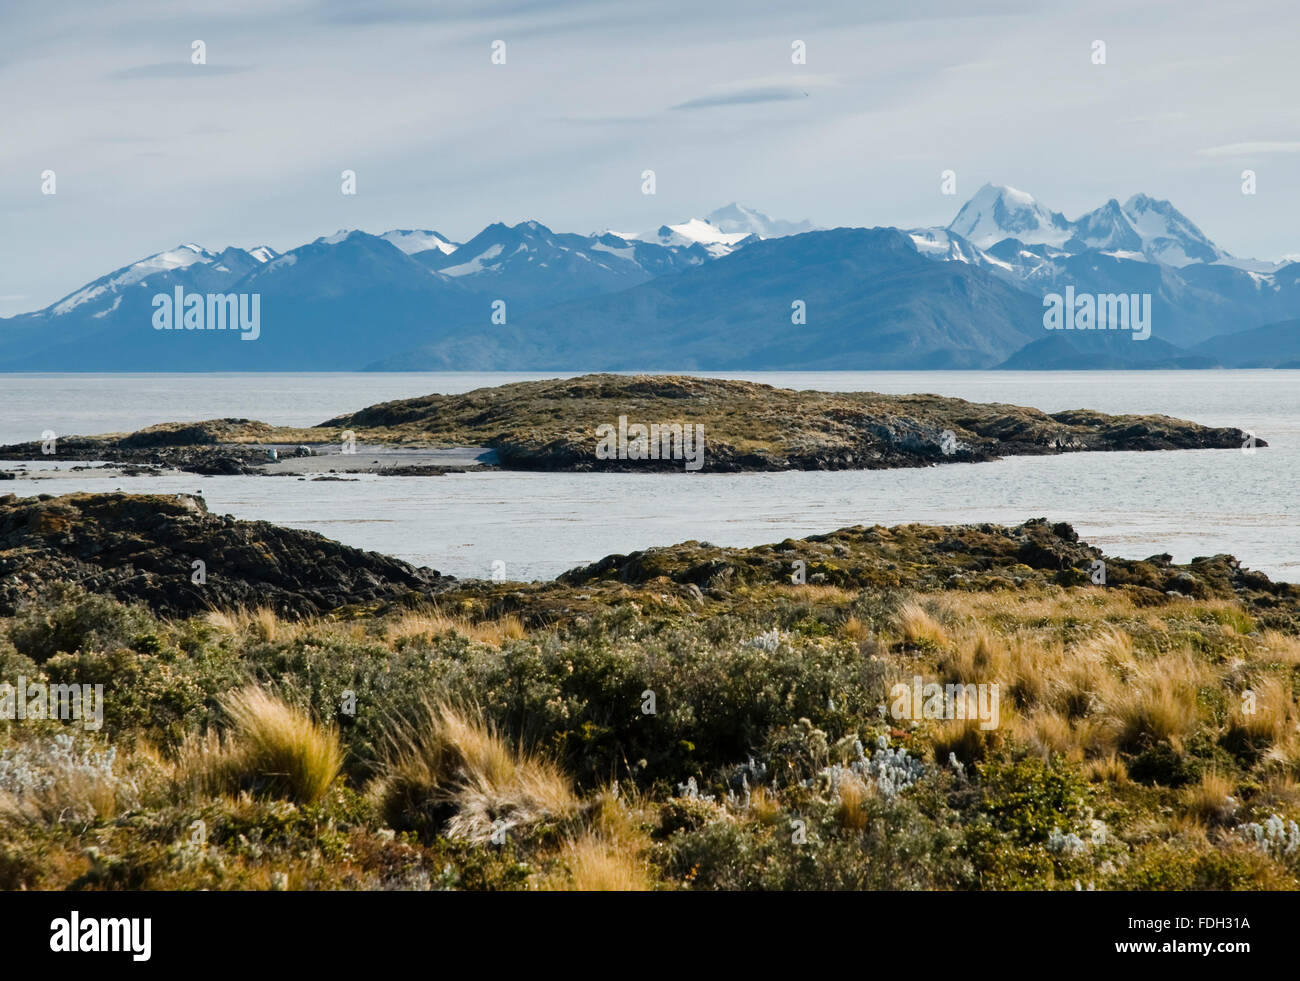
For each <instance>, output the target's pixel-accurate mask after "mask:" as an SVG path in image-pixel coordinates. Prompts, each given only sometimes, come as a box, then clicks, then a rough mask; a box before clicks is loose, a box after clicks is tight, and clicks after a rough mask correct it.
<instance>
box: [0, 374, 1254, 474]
mask: <svg viewBox="0 0 1300 981" xmlns="http://www.w3.org/2000/svg"><path fill="white" fill-rule="evenodd" d="M620 420H622V422H620ZM637 426H645V427H646V428H647V430H650V432H649V433H647V439H646V445H645V447H644V448H645V449H646V450H648V451H649V452H648V453H647V455H645V456H640V457H638V456H637V455H636V454H635V451H631V453H630V455H629V454H624V453H613V454H609V453H606V454H601V453H600V452H598V450H599V448H600V443H601V438H602V437H601V435H600V433H601V432H602V429H601V427H610V428H611V429H615V430H618V432H619V436H620V441H621V442H622V443H624V444H633V445H635V443H636V440H635V431H633V434H632V438H631V439H628V438H626V433H625V432H624V430H627V429H631V428H633V427H637ZM651 427H656V428H655V429H653V430H651ZM671 427H677V429H683V428H685V427H693V428H692V429H689V430H687V433H688V439H689V438H690V435H691V434H698V435H699V437H700V439H701V440H702V443H703V452H702V454H698V455H700V459H699V460H698V464H699V465H698V466H690V467H684V462H685V461H684V460H683V458H682V455H681V454H674V453H669V452H667V451H665V452H663V453H660V452H659V450H661V449H664V448H665V447H667V448H669V449H672V448H675V447H677V446H678V441H676V440H675V439H674V437H679V436H680V433H678V432H677V429H673V432H672V435H665V434H664V433H661V432H660V430H668V429H670V428H671ZM607 431H608V430H607ZM33 436H35V434H33ZM1248 438H1251V437H1248V434H1247V433H1245V432H1243V431H1242V430H1239V429H1234V428H1216V427H1211V426H1202V425H1199V424H1197V423H1194V422H1188V421H1186V420H1182V419H1174V418H1171V417H1170V416H1164V415H1124V416H1120V415H1107V414H1105V413H1101V412H1094V411H1091V410H1088V409H1074V410H1070V411H1066V412H1055V413H1052V414H1050V415H1049V414H1048V413H1045V412H1040V411H1039V410H1037V409H1031V408H1025V407H1023V406H1017V405H1006V404H1001V403H990V404H984V403H978V402H967V401H966V400H964V399H957V398H947V397H944V396H939V395H880V394H877V393H874V392H817V391H795V390H793V389H785V388H774V387H772V386H770V385H761V384H757V383H755V382H748V381H725V380H721V379H716V378H696V377H689V376H684V375H607V374H602V375H583V376H581V377H578V378H568V379H555V380H547V381H530V382H517V383H515V384H511V385H501V386H497V387H495V388H481V389H476V390H475V391H472V392H466V393H464V394H462V395H427V396H424V397H421V398H414V399H405V400H401V401H397V402H385V403H382V404H380V405H374V406H371V407H369V408H366V409H362V410H361V411H359V412H354V413H351V414H349V415H342V416H338V417H336V418H333V419H329V420H327V421H325V422H322V423H321V424H320V425H318V426H313V427H309V428H305V429H299V428H289V427H284V426H272V425H270V424H268V423H264V422H256V421H250V420H248V419H214V420H208V421H205V422H187V423H163V424H161V425H157V426H151V427H149V428H148V429H143V430H141V431H139V432H136V433H125V434H123V433H114V434H108V435H103V436H67V435H64V434H59V435H58V437H57V438H56V439H55V440H54V441H53V442H50V441H45V442H42V441H41V440H33V441H32V442H27V443H21V444H14V445H10V446H0V460H43V459H50V458H55V459H65V460H101V461H109V462H111V463H115V464H122V465H128V466H131V467H137V468H141V467H143V468H160V467H161V468H173V469H181V470H188V471H193V472H197V473H281V474H284V473H298V472H302V470H303V465H302V461H299V460H297V458H296V457H294V456H293V455H294V454H298V453H305V454H309V455H312V456H327V457H329V460H328V464H327V467H328V468H329V469H339V470H343V469H351V470H357V469H367V470H369V469H377V470H385V471H395V472H405V473H417V474H423V473H439V472H444V471H445V469H447V468H446V467H442V466H439V465H438V463H439V461H438V458H436V457H435V458H432V459H430V460H424V461H419V465H417V466H414V467H412V466H409V465H407V466H403V465H402V464H401V460H398V461H397V462H396V464H395V463H394V461H391V460H389V461H385V462H384V463H383V464H382V465H380V462H379V461H375V460H372V455H371V454H368V453H367V452H365V449H364V448H365V447H369V448H371V449H373V448H375V447H389V448H393V447H396V448H400V449H402V450H405V451H411V452H414V451H417V450H434V451H438V450H449V449H452V448H464V447H470V448H477V449H481V450H483V451H485V455H484V457H483V461H490V462H486V463H483V462H480V463H475V464H471V465H477V466H481V465H488V466H498V467H502V468H506V469H516V470H563V471H586V470H637V471H643V470H646V469H661V470H678V471H680V470H683V469H690V470H705V471H708V472H713V473H729V472H737V471H776V470H854V469H860V470H877V469H885V468H891V467H920V466H930V465H932V464H936V463H969V462H979V461H984V460H993V459H997V458H999V457H1004V456H1041V455H1046V454H1054V453H1070V452H1085V451H1106V450H1173V449H1238V448H1240V447H1241V446H1243V445H1244V443H1245V441H1246V440H1247V439H1248ZM358 444H360V445H361V446H362V447H363V449H362V450H361V451H360V452H358V453H347V452H344V448H345V447H348V448H353V449H355V448H356V447H357V445H358ZM1254 445H1258V446H1264V445H1267V444H1266V443H1264V442H1263V440H1256V441H1255V443H1254ZM271 449H274V450H276V452H277V454H282V455H283V456H284V459H282V460H281V461H279V462H277V463H274V464H272V463H268V451H269V450H271ZM688 450H695V451H698V450H699V443H698V441H693V442H692V443H691V444H690V445H689V446H688ZM651 454H653V455H651ZM687 455H688V456H689V453H688V454H687ZM471 459H472V458H471ZM463 463H464V461H463V460H461V461H460V464H462V465H463ZM313 468H314V469H315V470H320V469H322V463H320V462H317V463H315V464H311V463H310V462H309V464H308V469H313ZM128 472H130V471H128Z"/></svg>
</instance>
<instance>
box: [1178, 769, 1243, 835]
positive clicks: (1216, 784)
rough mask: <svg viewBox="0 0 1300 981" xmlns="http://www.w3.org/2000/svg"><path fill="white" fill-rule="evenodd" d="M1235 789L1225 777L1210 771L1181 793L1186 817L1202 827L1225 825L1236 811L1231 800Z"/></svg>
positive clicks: (1234, 803) (1235, 805)
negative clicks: (1202, 825)
mask: <svg viewBox="0 0 1300 981" xmlns="http://www.w3.org/2000/svg"><path fill="white" fill-rule="evenodd" d="M1234 789H1235V788H1234V787H1233V783H1232V781H1231V780H1229V779H1228V778H1227V777H1225V776H1223V775H1221V774H1219V773H1217V772H1215V771H1213V770H1211V771H1209V772H1208V773H1203V774H1202V775H1201V779H1200V780H1199V781H1198V782H1196V783H1194V784H1192V785H1191V786H1189V787H1186V788H1184V790H1183V792H1182V803H1183V811H1184V813H1185V814H1186V815H1187V817H1189V818H1191V819H1192V820H1193V821H1196V822H1198V823H1200V824H1204V825H1216V824H1226V823H1227V822H1228V820H1229V819H1231V817H1232V815H1233V812H1235V811H1236V809H1237V803H1236V801H1235V800H1234V799H1233V798H1232V791H1233V790H1234Z"/></svg>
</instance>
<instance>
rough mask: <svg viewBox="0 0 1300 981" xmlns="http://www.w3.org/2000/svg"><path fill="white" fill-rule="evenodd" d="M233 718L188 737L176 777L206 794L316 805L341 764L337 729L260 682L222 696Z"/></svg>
mask: <svg viewBox="0 0 1300 981" xmlns="http://www.w3.org/2000/svg"><path fill="white" fill-rule="evenodd" d="M221 706H222V708H223V709H224V710H225V713H226V716H227V717H228V719H229V720H230V730H229V732H228V733H227V736H226V738H225V739H224V740H222V739H220V738H218V736H217V735H216V734H215V733H208V734H207V735H205V736H203V737H195V738H192V739H190V740H189V741H188V742H187V743H186V744H185V745H183V746H182V747H181V752H180V755H179V758H178V761H177V775H178V781H179V782H181V783H183V784H188V785H189V786H191V787H193V788H194V789H197V790H200V791H202V792H204V793H207V794H212V795H218V794H233V793H238V792H240V791H251V792H252V793H254V794H257V795H262V794H265V795H267V796H273V797H283V798H285V799H288V800H292V801H294V802H295V803H298V804H313V803H315V802H316V801H318V800H320V799H321V798H322V797H324V796H325V792H326V791H327V790H329V787H330V784H332V783H333V782H334V778H335V777H337V776H338V773H339V769H340V768H341V767H342V765H343V750H342V748H341V747H340V745H339V738H338V733H337V732H335V731H334V730H333V729H332V728H329V727H326V726H321V725H319V724H317V723H316V722H314V721H312V719H311V718H310V717H309V716H307V715H306V714H305V713H303V712H301V711H299V710H298V709H295V708H293V707H291V706H289V705H287V704H286V703H285V702H283V701H281V700H280V699H278V698H276V697H275V696H273V695H271V694H268V693H267V692H265V691H263V690H262V689H260V688H258V687H256V686H249V687H247V688H242V689H240V690H239V691H236V692H232V693H230V694H228V695H226V696H225V697H223V698H222V699H221Z"/></svg>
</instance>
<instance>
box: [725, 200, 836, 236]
mask: <svg viewBox="0 0 1300 981" xmlns="http://www.w3.org/2000/svg"><path fill="white" fill-rule="evenodd" d="M704 220H705V221H706V222H708V223H709V224H710V225H712V226H713V227H714V228H716V229H717V230H718V231H720V232H724V233H727V234H733V235H734V234H738V233H739V234H742V235H757V236H758V237H759V238H783V237H784V236H786V235H799V234H801V233H802V232H811V231H812V230H813V224H812V222H810V221H782V220H780V219H778V218H773V217H771V216H770V215H765V214H763V212H761V211H755V210H754V209H753V208H746V207H745V206H744V205H742V204H736V202H734V201H733V202H731V204H728V205H726V206H725V207H722V208H718V209H717V210H716V211H711V212H710V213H709V214H708V215H706V216H705V218H704Z"/></svg>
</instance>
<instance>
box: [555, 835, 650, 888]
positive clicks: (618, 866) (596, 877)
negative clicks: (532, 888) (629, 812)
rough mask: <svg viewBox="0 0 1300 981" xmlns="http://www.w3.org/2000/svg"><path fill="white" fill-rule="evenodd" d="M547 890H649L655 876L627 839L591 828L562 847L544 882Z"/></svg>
mask: <svg viewBox="0 0 1300 981" xmlns="http://www.w3.org/2000/svg"><path fill="white" fill-rule="evenodd" d="M541 888H542V889H545V890H566V891H572V892H646V891H648V890H650V889H653V888H654V886H653V877H652V876H651V873H650V870H649V868H648V866H647V865H646V862H645V860H644V859H643V858H642V857H641V855H640V853H639V852H637V851H629V850H628V848H627V845H626V843H625V842H620V841H611V840H608V839H606V838H604V837H602V836H601V835H599V834H593V833H590V832H588V833H587V834H584V835H582V836H581V837H579V838H575V839H571V840H569V841H566V842H565V843H564V844H563V845H562V846H561V848H560V854H559V868H558V869H557V870H556V871H555V872H553V873H552V874H551V875H550V876H548V877H547V878H546V879H545V880H544V881H543V882H542V885H541Z"/></svg>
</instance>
